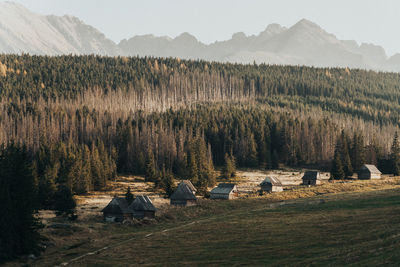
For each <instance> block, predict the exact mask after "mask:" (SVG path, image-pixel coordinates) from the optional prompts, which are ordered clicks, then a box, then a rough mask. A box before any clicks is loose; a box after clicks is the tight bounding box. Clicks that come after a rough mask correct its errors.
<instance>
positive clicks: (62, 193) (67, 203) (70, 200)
mask: <svg viewBox="0 0 400 267" xmlns="http://www.w3.org/2000/svg"><path fill="white" fill-rule="evenodd" d="M75 208H76V202H75V199H74V197H73V194H72V191H71V189H70V188H69V187H68V186H66V185H59V186H58V190H57V192H56V193H55V195H54V209H55V211H56V215H57V216H61V215H64V214H65V215H67V216H70V218H76V215H75V212H76V210H75Z"/></svg>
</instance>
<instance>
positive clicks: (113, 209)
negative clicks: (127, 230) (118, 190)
mask: <svg viewBox="0 0 400 267" xmlns="http://www.w3.org/2000/svg"><path fill="white" fill-rule="evenodd" d="M102 212H104V213H111V214H127V213H132V211H131V210H130V209H129V206H128V202H127V201H126V200H125V198H121V197H114V198H113V199H112V200H111V202H110V203H108V205H107V206H106V207H105V208H104V209H103V210H102Z"/></svg>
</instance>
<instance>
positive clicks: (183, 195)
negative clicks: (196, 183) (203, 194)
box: [171, 183, 197, 200]
mask: <svg viewBox="0 0 400 267" xmlns="http://www.w3.org/2000/svg"><path fill="white" fill-rule="evenodd" d="M171 199H172V200H197V198H196V196H195V195H194V193H193V191H192V190H191V189H190V188H189V186H188V185H187V184H186V183H180V184H179V185H178V187H177V188H176V190H175V192H174V193H173V194H172V195H171Z"/></svg>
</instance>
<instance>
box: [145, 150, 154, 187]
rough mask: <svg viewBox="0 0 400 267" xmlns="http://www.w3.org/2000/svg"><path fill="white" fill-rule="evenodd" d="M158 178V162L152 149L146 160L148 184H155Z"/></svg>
mask: <svg viewBox="0 0 400 267" xmlns="http://www.w3.org/2000/svg"><path fill="white" fill-rule="evenodd" d="M156 176H157V169H156V162H155V160H154V154H153V152H152V151H151V149H148V152H147V160H146V173H145V179H146V182H154V181H155V180H156V178H157V177H156Z"/></svg>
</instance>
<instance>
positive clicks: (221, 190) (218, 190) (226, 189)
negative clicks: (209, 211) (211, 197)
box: [211, 183, 236, 194]
mask: <svg viewBox="0 0 400 267" xmlns="http://www.w3.org/2000/svg"><path fill="white" fill-rule="evenodd" d="M235 189H236V185H235V184H228V183H220V184H219V185H218V186H217V187H215V188H214V189H213V190H211V193H212V194H230V193H231V192H232V191H233V190H235Z"/></svg>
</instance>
